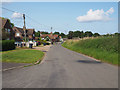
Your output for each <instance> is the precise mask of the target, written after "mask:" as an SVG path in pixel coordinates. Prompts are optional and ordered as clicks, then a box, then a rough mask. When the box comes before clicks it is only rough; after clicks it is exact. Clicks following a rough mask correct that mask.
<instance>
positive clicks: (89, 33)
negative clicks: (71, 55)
mask: <svg viewBox="0 0 120 90" xmlns="http://www.w3.org/2000/svg"><path fill="white" fill-rule="evenodd" d="M92 35H93V33H92V32H91V31H86V32H85V37H92Z"/></svg>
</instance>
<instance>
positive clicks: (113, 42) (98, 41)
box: [62, 36, 118, 65]
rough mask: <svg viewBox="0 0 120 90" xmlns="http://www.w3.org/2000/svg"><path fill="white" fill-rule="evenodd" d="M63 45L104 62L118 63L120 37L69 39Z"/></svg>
mask: <svg viewBox="0 0 120 90" xmlns="http://www.w3.org/2000/svg"><path fill="white" fill-rule="evenodd" d="M62 46H64V47H66V48H68V49H71V50H73V51H76V52H79V53H83V54H85V55H88V56H91V57H94V58H96V59H99V60H101V61H103V62H108V63H111V64H115V65H118V37H117V36H115V37H99V38H94V39H86V40H79V41H78V40H76V41H74V40H68V41H66V42H65V43H63V44H62Z"/></svg>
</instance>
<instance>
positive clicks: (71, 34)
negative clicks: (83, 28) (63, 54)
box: [68, 31, 73, 39]
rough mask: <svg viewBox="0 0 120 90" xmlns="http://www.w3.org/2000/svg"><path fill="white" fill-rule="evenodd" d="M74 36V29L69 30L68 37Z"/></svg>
mask: <svg viewBox="0 0 120 90" xmlns="http://www.w3.org/2000/svg"><path fill="white" fill-rule="evenodd" d="M72 38H73V31H69V34H68V39H72Z"/></svg>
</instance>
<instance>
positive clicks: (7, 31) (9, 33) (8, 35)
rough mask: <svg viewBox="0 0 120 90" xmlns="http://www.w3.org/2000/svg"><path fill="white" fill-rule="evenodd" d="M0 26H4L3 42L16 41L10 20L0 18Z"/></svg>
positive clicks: (2, 29)
mask: <svg viewBox="0 0 120 90" xmlns="http://www.w3.org/2000/svg"><path fill="white" fill-rule="evenodd" d="M0 25H1V26H2V28H0V29H1V31H2V40H11V39H14V32H13V29H12V24H11V23H10V20H9V19H6V18H2V17H0Z"/></svg>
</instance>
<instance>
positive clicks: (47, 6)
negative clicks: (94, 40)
mask: <svg viewBox="0 0 120 90" xmlns="http://www.w3.org/2000/svg"><path fill="white" fill-rule="evenodd" d="M2 7H4V8H7V9H9V10H13V11H16V12H10V11H7V10H5V9H2V17H5V18H9V19H10V20H11V22H12V23H14V25H15V26H17V27H23V18H22V14H23V13H24V14H25V15H26V28H34V29H35V30H36V31H48V32H51V27H53V30H52V32H55V31H58V32H63V33H66V34H67V33H68V31H75V30H79V31H84V32H85V31H92V32H93V33H100V34H107V33H109V34H112V33H115V32H118V3H117V2H10V3H3V4H2Z"/></svg>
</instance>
